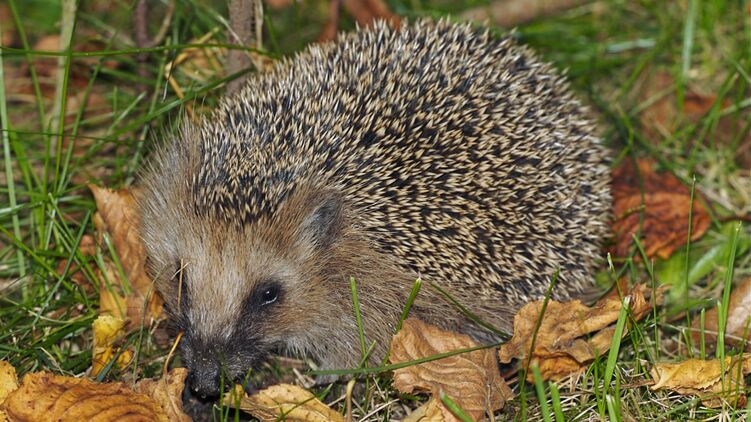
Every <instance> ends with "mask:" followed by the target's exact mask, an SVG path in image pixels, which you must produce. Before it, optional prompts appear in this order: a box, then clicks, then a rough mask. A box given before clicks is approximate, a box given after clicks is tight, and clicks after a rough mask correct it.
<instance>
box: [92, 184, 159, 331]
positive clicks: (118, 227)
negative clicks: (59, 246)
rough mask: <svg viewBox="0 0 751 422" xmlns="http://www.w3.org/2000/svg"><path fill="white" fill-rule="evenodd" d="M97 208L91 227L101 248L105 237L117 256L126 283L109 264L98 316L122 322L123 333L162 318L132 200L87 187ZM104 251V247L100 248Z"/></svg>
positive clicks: (122, 193)
mask: <svg viewBox="0 0 751 422" xmlns="http://www.w3.org/2000/svg"><path fill="white" fill-rule="evenodd" d="M89 189H91V192H92V193H93V194H94V199H95V200H96V204H97V213H96V214H95V215H94V226H95V227H96V229H97V236H98V240H99V243H100V245H103V237H104V235H105V234H107V235H108V236H109V238H110V239H111V241H112V245H113V247H114V249H115V251H116V252H117V255H118V257H119V261H120V264H121V265H122V270H123V272H124V273H125V276H126V279H125V280H124V279H122V278H121V277H120V271H119V270H118V268H117V267H116V266H115V265H114V264H113V263H108V264H107V268H106V270H107V271H106V272H105V274H103V275H104V277H102V278H103V280H102V286H101V290H100V292H101V293H100V294H101V295H102V296H101V312H102V313H103V314H111V315H114V316H116V317H118V318H122V319H124V320H125V321H126V322H127V324H128V325H127V327H126V331H130V330H131V329H134V328H136V327H139V326H140V325H141V324H142V322H144V321H145V322H146V323H147V324H148V323H149V322H150V321H151V320H154V319H158V318H160V317H161V316H162V301H161V299H160V298H159V296H158V295H156V294H154V287H153V282H152V280H151V278H150V277H149V276H148V275H147V274H146V267H145V259H146V250H145V248H144V245H143V244H142V243H141V239H140V237H139V234H138V215H137V214H136V210H135V200H134V199H133V195H132V193H131V191H129V190H120V191H113V190H111V189H106V188H99V187H97V186H93V185H90V186H89ZM102 247H103V249H106V245H103V246H102Z"/></svg>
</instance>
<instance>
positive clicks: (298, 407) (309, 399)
mask: <svg viewBox="0 0 751 422" xmlns="http://www.w3.org/2000/svg"><path fill="white" fill-rule="evenodd" d="M240 393H242V392H241V391H240ZM237 394H238V391H234V392H229V393H227V394H226V395H225V396H224V404H225V405H227V406H235V404H236V403H235V400H234V397H236V396H237ZM237 407H239V408H240V409H242V410H244V411H245V412H248V413H250V414H251V415H253V416H255V417H256V418H258V419H260V420H261V421H278V420H285V421H291V422H294V421H300V422H325V421H334V422H337V421H341V422H344V417H343V416H342V415H341V414H340V413H339V412H336V411H334V410H333V409H331V408H330V407H328V406H326V405H325V404H324V403H323V402H321V401H320V400H318V398H316V396H314V395H313V394H312V393H310V392H309V391H307V390H305V389H303V388H301V387H298V386H296V385H291V384H278V385H273V386H271V387H269V388H267V389H265V390H261V391H259V392H257V393H256V394H253V395H252V396H247V395H243V397H242V398H240V402H239V404H238V405H237Z"/></svg>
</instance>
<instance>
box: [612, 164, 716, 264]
mask: <svg viewBox="0 0 751 422" xmlns="http://www.w3.org/2000/svg"><path fill="white" fill-rule="evenodd" d="M654 167H655V164H654V162H653V161H651V160H646V159H639V160H637V161H636V163H634V162H633V161H631V160H628V161H625V162H624V163H623V164H622V165H621V166H620V167H618V168H616V169H615V170H613V190H612V192H613V209H614V211H613V214H614V215H615V222H614V223H613V231H614V232H615V247H614V248H615V249H614V250H613V251H612V252H613V254H614V255H616V256H627V255H628V253H629V248H630V246H631V243H632V241H633V235H634V234H636V233H640V235H641V242H642V245H643V246H644V249H645V251H646V253H647V256H648V257H650V258H651V257H659V258H662V259H667V258H669V257H670V255H672V254H673V252H675V250H676V249H677V248H678V247H680V246H682V245H685V244H686V241H687V239H688V229H689V227H688V222H689V215H691V216H692V220H691V221H692V223H691V240H696V239H698V238H700V237H701V236H702V235H703V234H704V232H706V231H707V229H708V228H709V224H710V218H709V214H708V213H707V211H706V209H705V208H704V206H703V205H702V204H701V202H700V201H698V200H697V199H696V197H698V196H699V193H698V192H695V195H694V196H695V198H694V201H693V202H691V191H690V189H689V188H688V187H686V186H685V185H684V184H683V183H681V181H680V180H678V179H677V178H676V177H675V176H673V175H672V174H670V173H659V174H658V173H656V172H655V169H654Z"/></svg>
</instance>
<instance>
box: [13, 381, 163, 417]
mask: <svg viewBox="0 0 751 422" xmlns="http://www.w3.org/2000/svg"><path fill="white" fill-rule="evenodd" d="M3 405H4V407H5V408H4V410H5V411H6V413H7V414H8V416H9V418H10V420H12V421H15V422H26V421H29V422H47V421H50V422H52V421H60V420H67V421H86V422H105V421H119V420H123V418H126V417H127V419H128V420H149V421H165V422H167V421H169V419H168V417H167V414H166V413H165V412H164V410H162V408H161V407H160V406H159V405H158V404H157V403H156V402H155V401H154V400H153V399H151V398H150V397H148V396H146V395H144V394H140V393H136V392H134V391H133V390H131V389H130V388H128V386H126V385H125V384H122V383H108V384H98V383H95V382H93V381H91V380H88V379H85V378H70V377H63V376H59V375H53V374H51V373H48V372H36V373H32V374H27V375H26V376H25V377H24V378H23V381H22V382H21V386H20V388H19V389H17V390H15V391H14V392H12V393H11V394H10V396H9V397H8V398H7V400H6V401H5V403H3Z"/></svg>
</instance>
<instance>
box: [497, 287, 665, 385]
mask: <svg viewBox="0 0 751 422" xmlns="http://www.w3.org/2000/svg"><path fill="white" fill-rule="evenodd" d="M650 294H651V291H650V289H649V287H647V286H645V285H643V284H639V285H636V286H634V288H633V289H632V290H631V292H630V293H629V294H628V295H627V296H626V298H625V299H624V301H625V300H627V301H628V304H629V306H630V308H631V316H632V318H633V319H634V320H639V319H641V318H643V317H644V316H645V315H646V314H647V313H649V312H650V311H651V310H652V306H653V303H657V304H660V303H661V302H662V290H658V292H657V298H652V300H651V301H650V300H649V299H650V297H649V296H650ZM622 305H623V301H622V300H621V299H620V298H619V297H618V296H617V295H606V296H605V297H603V298H602V299H600V300H599V301H598V302H597V303H595V304H594V305H593V306H592V307H588V306H586V305H584V304H582V303H581V301H578V300H575V301H571V302H566V303H560V302H556V301H554V300H551V301H548V304H547V308H546V309H545V314H544V315H543V317H542V321H541V324H540V326H539V330H537V332H536V335H535V329H536V327H537V321H538V319H539V317H540V312H541V311H542V306H543V301H536V302H531V303H528V304H526V305H525V306H524V307H523V308H521V309H520V310H519V312H517V314H516V316H515V317H514V335H513V337H512V338H511V340H509V341H508V342H507V343H505V344H503V345H501V348H500V351H499V357H500V361H501V362H503V363H509V362H511V360H512V359H520V360H522V362H524V365H527V360H529V364H530V365H536V366H538V367H539V368H540V372H541V374H542V377H543V379H553V380H558V379H562V378H565V377H567V376H569V375H572V374H574V373H577V372H579V371H581V370H583V369H585V368H586V365H587V364H589V363H590V362H591V361H592V360H594V359H595V357H597V356H600V355H602V354H603V353H605V352H607V351H608V349H610V344H611V342H612V339H613V335H614V334H615V322H616V321H617V320H618V315H619V313H620V312H621V307H622ZM626 332H627V329H624V331H623V335H625V334H626ZM533 339H534V341H535V342H534V349H533V348H532V346H533V345H532V340H533ZM527 379H528V380H529V381H530V382H532V381H533V379H532V374H531V372H530V373H529V374H528V375H527Z"/></svg>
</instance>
